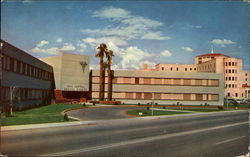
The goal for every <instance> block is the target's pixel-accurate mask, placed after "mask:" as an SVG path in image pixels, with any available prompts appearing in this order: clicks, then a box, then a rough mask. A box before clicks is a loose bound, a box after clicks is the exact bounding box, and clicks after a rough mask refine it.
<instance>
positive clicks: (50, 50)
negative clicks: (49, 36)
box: [31, 40, 76, 55]
mask: <svg viewBox="0 0 250 157" xmlns="http://www.w3.org/2000/svg"><path fill="white" fill-rule="evenodd" d="M48 43H49V42H48V41H45V40H43V41H41V42H39V43H38V44H37V45H36V47H34V48H32V49H31V52H34V53H44V54H52V55H57V54H58V53H59V52H61V51H73V50H75V49H76V48H75V47H74V46H73V44H71V43H64V44H63V46H62V47H61V48H58V47H51V48H42V46H44V45H46V44H48Z"/></svg>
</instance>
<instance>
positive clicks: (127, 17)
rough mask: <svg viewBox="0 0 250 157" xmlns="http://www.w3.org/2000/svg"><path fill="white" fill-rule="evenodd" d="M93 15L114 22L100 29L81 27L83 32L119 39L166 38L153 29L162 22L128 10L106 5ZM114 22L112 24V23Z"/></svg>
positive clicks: (166, 37)
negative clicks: (133, 13)
mask: <svg viewBox="0 0 250 157" xmlns="http://www.w3.org/2000/svg"><path fill="white" fill-rule="evenodd" d="M93 17H99V18H106V19H108V20H111V21H112V22H114V23H111V25H109V26H108V27H105V28H101V29H82V30H81V32H82V33H85V34H92V35H95V36H97V37H98V38H99V37H107V36H112V37H118V38H120V39H121V40H131V39H153V40H167V39H170V37H168V36H164V35H163V34H162V32H161V31H155V30H156V29H157V28H158V27H160V26H162V25H163V23H162V22H160V21H156V20H152V19H149V18H146V17H142V16H136V15H132V14H131V13H130V12H129V11H127V10H124V9H121V8H114V7H107V8H104V9H102V10H100V11H96V12H94V13H93ZM112 24H114V25H112Z"/></svg>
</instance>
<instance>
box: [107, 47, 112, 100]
mask: <svg viewBox="0 0 250 157" xmlns="http://www.w3.org/2000/svg"><path fill="white" fill-rule="evenodd" d="M113 56H114V53H113V51H112V50H109V51H108V53H107V55H106V58H107V60H108V101H111V100H112V82H111V81H112V77H111V64H112V57H113Z"/></svg>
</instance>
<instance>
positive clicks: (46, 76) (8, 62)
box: [2, 55, 53, 80]
mask: <svg viewBox="0 0 250 157" xmlns="http://www.w3.org/2000/svg"><path fill="white" fill-rule="evenodd" d="M2 69H3V70H5V71H11V72H14V73H18V74H22V75H26V76H30V77H34V78H38V79H43V80H52V77H53V75H52V73H51V72H48V71H45V70H43V69H40V68H37V67H35V66H33V65H30V64H27V63H24V62H22V61H20V60H17V59H15V58H12V57H9V56H6V55H2Z"/></svg>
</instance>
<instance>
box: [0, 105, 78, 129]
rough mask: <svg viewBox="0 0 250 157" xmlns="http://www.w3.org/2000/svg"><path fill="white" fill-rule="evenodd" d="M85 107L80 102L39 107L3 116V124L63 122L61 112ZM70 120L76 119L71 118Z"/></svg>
mask: <svg viewBox="0 0 250 157" xmlns="http://www.w3.org/2000/svg"><path fill="white" fill-rule="evenodd" d="M80 107H83V106H82V105H79V104H53V105H48V106H42V107H39V108H34V109H29V110H25V111H21V112H14V113H13V117H4V116H2V117H1V126H9V125H24V124H39V123H54V122H63V121H64V118H63V115H62V114H61V112H63V111H64V110H68V109H75V108H80ZM69 121H76V120H74V119H71V118H69Z"/></svg>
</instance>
